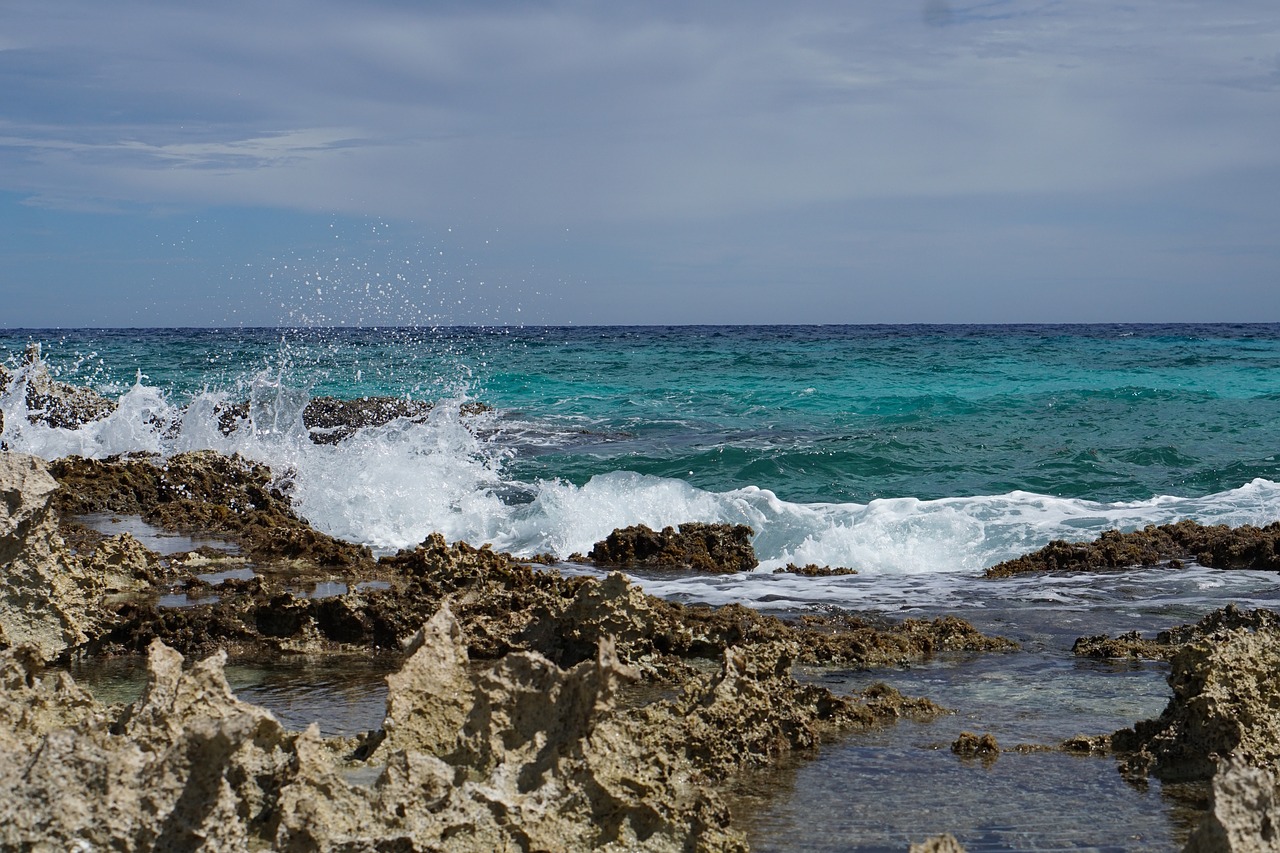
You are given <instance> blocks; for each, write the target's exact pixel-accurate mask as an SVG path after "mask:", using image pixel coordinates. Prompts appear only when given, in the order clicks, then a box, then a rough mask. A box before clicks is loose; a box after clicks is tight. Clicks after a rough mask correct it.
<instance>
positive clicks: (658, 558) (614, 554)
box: [587, 522, 760, 574]
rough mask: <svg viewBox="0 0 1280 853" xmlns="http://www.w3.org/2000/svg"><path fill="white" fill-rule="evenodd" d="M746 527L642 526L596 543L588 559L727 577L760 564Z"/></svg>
mask: <svg viewBox="0 0 1280 853" xmlns="http://www.w3.org/2000/svg"><path fill="white" fill-rule="evenodd" d="M753 535H755V531H753V530H752V529H751V528H750V527H747V526H746V525H745V524H734V525H729V524H702V523H699V522H693V523H689V524H682V525H680V529H679V530H678V531H677V530H676V529H674V528H671V527H665V528H663V529H662V530H661V531H654V530H653V529H651V528H649V527H646V526H645V525H643V524H637V525H633V526H631V527H623V528H619V529H617V530H615V531H613V532H612V533H610V534H609V537H608V538H607V539H605V540H604V541H602V542H597V543H596V544H595V546H594V547H593V548H592V549H591V553H589V554H588V555H587V556H589V557H590V558H591V559H592V560H593V561H594V562H595V563H596V565H600V566H615V567H618V568H688V569H694V570H697V571H701V572H712V573H717V574H729V573H733V572H749V571H751V570H752V569H754V568H755V567H756V566H758V565H760V563H759V561H758V560H757V559H756V552H755V549H754V548H752V547H751V537H752V536H753Z"/></svg>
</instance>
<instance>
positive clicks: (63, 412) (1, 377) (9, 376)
mask: <svg viewBox="0 0 1280 853" xmlns="http://www.w3.org/2000/svg"><path fill="white" fill-rule="evenodd" d="M15 381H16V382H20V383H24V384H25V386H26V387H25V391H24V403H25V405H26V408H27V420H29V421H30V422H31V423H33V424H43V425H45V426H50V427H57V428H60V429H76V428H78V427H80V426H82V425H83V424H86V423H89V422H91V421H97V420H101V419H102V418H105V417H107V416H108V415H110V414H111V413H112V412H114V411H115V410H116V402H115V401H114V400H112V399H109V398H107V397H103V396H102V395H101V394H99V393H98V392H96V391H94V390H92V389H90V388H84V387H81V386H78V385H69V384H67V383H66V382H59V381H58V380H56V379H54V378H53V377H52V376H50V375H49V369H48V367H47V366H46V365H45V363H44V362H43V361H41V360H40V345H39V344H31V345H30V346H28V347H27V351H26V354H25V356H24V359H23V364H22V367H21V368H20V369H19V370H18V371H15V372H10V371H7V370H5V369H4V368H3V367H0V394H3V393H5V392H6V391H7V390H8V389H9V385H10V383H12V382H15ZM3 428H4V421H3V417H2V416H0V429H3Z"/></svg>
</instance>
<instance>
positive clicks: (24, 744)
mask: <svg viewBox="0 0 1280 853" xmlns="http://www.w3.org/2000/svg"><path fill="white" fill-rule="evenodd" d="M105 724H106V721H105V717H104V715H103V713H102V709H101V708H100V707H99V706H98V703H97V702H96V701H95V700H94V698H93V696H91V695H90V694H89V693H88V692H86V691H85V690H82V689H81V688H80V687H79V686H78V685H77V684H76V683H75V681H73V680H72V679H71V677H70V676H69V675H67V673H65V672H62V671H59V670H46V669H45V667H44V661H43V654H42V653H41V652H40V651H39V650H37V649H35V648H33V647H31V646H21V647H19V648H16V649H5V650H3V651H0V751H7V750H15V749H18V748H19V747H21V748H24V749H27V750H30V749H34V748H35V746H36V745H37V743H38V742H39V739H40V738H42V737H44V736H45V735H47V734H49V733H50V732H53V731H57V730H60V729H69V728H81V727H86V726H88V727H94V726H97V727H103V726H105Z"/></svg>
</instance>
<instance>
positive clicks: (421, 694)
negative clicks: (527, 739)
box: [382, 602, 475, 756]
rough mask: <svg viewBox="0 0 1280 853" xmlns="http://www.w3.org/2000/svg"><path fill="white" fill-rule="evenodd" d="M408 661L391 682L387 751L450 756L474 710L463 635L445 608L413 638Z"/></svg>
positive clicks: (442, 607)
mask: <svg viewBox="0 0 1280 853" xmlns="http://www.w3.org/2000/svg"><path fill="white" fill-rule="evenodd" d="M409 652H410V654H409V658H408V660H406V661H405V662H404V666H402V667H401V668H400V670H399V671H398V672H395V673H393V674H391V675H389V676H387V717H386V720H385V722H384V723H383V732H384V734H385V738H386V740H385V743H384V744H383V747H382V749H383V751H384V752H388V751H395V750H397V749H404V748H410V747H411V748H413V749H417V750H419V751H423V752H428V753H430V754H432V755H436V756H442V755H448V754H450V753H451V752H453V750H454V749H455V748H456V747H457V745H458V733H459V732H460V731H461V730H462V727H463V724H464V723H465V722H466V720H467V716H468V714H470V712H471V709H472V707H473V706H474V704H475V691H474V688H473V685H472V680H471V675H470V673H469V671H468V669H467V664H468V659H467V645H466V643H465V642H464V641H463V638H462V629H461V628H460V627H459V625H458V622H457V620H456V619H454V617H453V612H452V611H451V610H450V609H449V605H448V603H447V602H446V603H445V604H444V605H443V606H441V608H440V610H439V611H438V612H437V613H436V615H435V616H433V617H432V618H431V621H429V622H428V623H427V624H426V625H425V626H423V628H422V630H421V631H419V632H418V634H417V636H416V637H414V639H413V642H412V643H411V644H410V646H409Z"/></svg>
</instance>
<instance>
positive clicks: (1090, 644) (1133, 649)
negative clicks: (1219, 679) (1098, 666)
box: [1071, 631, 1175, 660]
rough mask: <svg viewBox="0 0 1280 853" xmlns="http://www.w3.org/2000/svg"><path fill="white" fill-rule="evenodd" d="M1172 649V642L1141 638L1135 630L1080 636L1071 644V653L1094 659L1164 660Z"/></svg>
mask: <svg viewBox="0 0 1280 853" xmlns="http://www.w3.org/2000/svg"><path fill="white" fill-rule="evenodd" d="M1174 650H1175V647H1174V646H1173V645H1172V644H1170V643H1161V642H1160V641H1159V640H1146V639H1143V637H1142V635H1141V634H1139V633H1138V632H1137V631H1130V632H1128V633H1127V634H1121V635H1119V636H1117V637H1109V636H1107V635H1106V634H1098V635H1095V636H1092V637H1080V638H1078V639H1077V640H1076V641H1075V642H1074V643H1072V645H1071V653H1072V654H1074V655H1076V656H1077V657H1083V658H1094V659H1096V660H1108V659H1116V658H1140V659H1144V660H1166V659H1168V657H1169V656H1170V655H1172V653H1173V652H1174Z"/></svg>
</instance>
